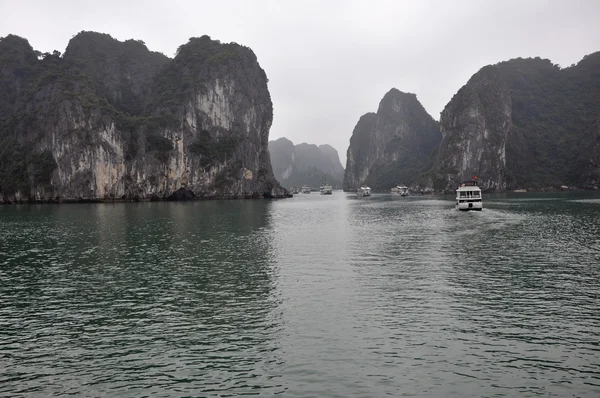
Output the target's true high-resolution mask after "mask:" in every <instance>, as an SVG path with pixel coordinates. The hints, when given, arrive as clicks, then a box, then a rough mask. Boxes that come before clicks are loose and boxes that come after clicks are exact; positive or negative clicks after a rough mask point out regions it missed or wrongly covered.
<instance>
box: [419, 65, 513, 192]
mask: <svg viewBox="0 0 600 398" xmlns="http://www.w3.org/2000/svg"><path fill="white" fill-rule="evenodd" d="M511 110H512V105H511V97H510V94H509V91H508V87H507V86H506V83H504V81H502V79H501V78H500V74H499V73H498V70H497V69H496V67H494V66H488V67H485V68H483V69H481V70H480V71H479V72H478V73H477V74H475V75H474V76H473V77H472V78H471V79H470V80H469V82H468V83H467V84H466V85H465V86H463V87H462V88H461V89H460V90H459V91H458V93H457V94H456V95H454V97H453V98H452V100H451V101H450V103H449V104H448V105H447V106H446V108H445V109H444V111H443V112H442V115H441V118H440V129H441V132H442V136H443V139H442V143H441V144H440V148H439V151H438V154H437V159H436V164H435V166H434V169H433V173H431V176H430V178H431V181H430V184H431V185H433V186H434V188H436V189H448V190H452V189H456V187H457V186H458V184H459V183H460V182H462V181H467V180H472V179H473V178H474V177H475V176H476V177H477V180H478V181H479V185H480V186H481V188H482V189H484V190H495V191H502V190H505V189H506V139H507V134H508V132H509V131H510V129H511V123H512V122H511V116H512V113H511ZM425 185H427V184H425Z"/></svg>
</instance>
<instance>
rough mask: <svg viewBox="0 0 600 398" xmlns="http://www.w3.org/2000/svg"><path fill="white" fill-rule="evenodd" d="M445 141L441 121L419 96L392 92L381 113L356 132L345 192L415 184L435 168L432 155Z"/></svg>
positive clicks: (362, 120)
mask: <svg viewBox="0 0 600 398" xmlns="http://www.w3.org/2000/svg"><path fill="white" fill-rule="evenodd" d="M441 139H442V135H441V134H440V128H439V124H438V122H436V121H435V120H433V118H432V117H431V116H430V115H429V114H428V113H427V111H425V108H423V106H422V105H421V103H420V102H419V100H417V96H416V95H415V94H412V93H403V92H401V91H399V90H397V89H395V88H394V89H391V90H390V91H389V92H388V93H387V94H385V96H384V97H383V99H382V100H381V102H380V103H379V109H378V110H377V113H367V114H365V115H363V116H362V117H361V118H360V119H359V121H358V123H357V124H356V127H355V128H354V131H353V132H352V137H351V138H350V147H349V148H348V152H347V161H346V173H345V175H344V190H346V191H355V190H357V189H358V188H359V187H360V186H361V185H368V186H370V187H371V188H372V189H373V190H376V191H388V192H389V190H390V188H391V187H394V186H396V185H399V184H403V185H409V184H412V183H413V182H415V181H416V180H417V178H418V177H419V175H421V173H423V172H425V171H426V170H427V169H428V168H429V167H431V160H430V155H431V153H432V152H433V151H434V150H435V149H436V148H437V146H438V145H439V143H440V141H441Z"/></svg>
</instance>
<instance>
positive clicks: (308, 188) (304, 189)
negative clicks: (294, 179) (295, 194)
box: [301, 185, 310, 193]
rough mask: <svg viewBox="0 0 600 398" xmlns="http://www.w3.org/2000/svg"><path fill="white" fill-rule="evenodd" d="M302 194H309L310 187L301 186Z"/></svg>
mask: <svg viewBox="0 0 600 398" xmlns="http://www.w3.org/2000/svg"><path fill="white" fill-rule="evenodd" d="M301 192H302V193H310V187H309V186H308V185H302V190H301Z"/></svg>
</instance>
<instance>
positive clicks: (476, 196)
mask: <svg viewBox="0 0 600 398" xmlns="http://www.w3.org/2000/svg"><path fill="white" fill-rule="evenodd" d="M456 208H457V209H458V210H481V209H482V208H483V203H482V197H481V188H479V185H478V184H477V181H465V182H463V183H461V184H460V185H459V187H458V189H457V190H456Z"/></svg>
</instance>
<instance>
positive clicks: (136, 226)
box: [0, 192, 600, 397]
mask: <svg viewBox="0 0 600 398" xmlns="http://www.w3.org/2000/svg"><path fill="white" fill-rule="evenodd" d="M598 200H599V199H597V197H581V196H578V194H572V193H569V194H557V195H547V194H546V195H541V194H537V195H510V194H508V195H495V196H494V195H488V196H486V198H485V206H486V207H485V209H484V211H483V212H480V213H466V214H465V213H459V212H456V211H454V210H453V209H452V200H451V199H450V200H448V199H445V198H433V197H409V198H401V199H394V200H392V199H391V198H390V197H389V196H386V195H373V197H371V198H365V199H361V198H356V197H351V196H346V195H344V194H343V193H341V192H335V193H334V195H332V196H320V195H301V196H299V197H295V198H293V199H290V200H284V201H274V202H269V201H232V202H195V203H183V204H182V203H142V204H135V205H125V204H119V205H114V206H111V205H82V206H7V207H0V225H1V226H2V228H0V238H1V240H0V242H1V243H0V280H1V281H2V284H1V285H0V396H2V397H5V396H6V397H9V396H10V397H19V396H27V397H30V396H31V397H48V396H65V395H74V396H106V397H127V396H131V397H133V396H136V397H137V396H150V395H152V396H238V395H264V396H272V395H276V394H281V395H283V396H290V397H294V396H298V397H305V396H320V397H337V396H339V397H349V396H356V397H363V396H386V395H388V396H447V397H463V396H514V397H521V396H544V397H549V396H554V397H569V396H573V397H575V396H577V397H586V396H589V397H596V396H599V395H600V312H599V311H598V308H600V285H599V284H598V280H599V277H600V268H599V264H600V241H599V239H598V236H600V224H599V223H597V222H595V221H597V220H598V216H599V215H600V213H598V212H599V211H600V210H599V208H598V207H597V206H595V204H596V202H597V201H598Z"/></svg>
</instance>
